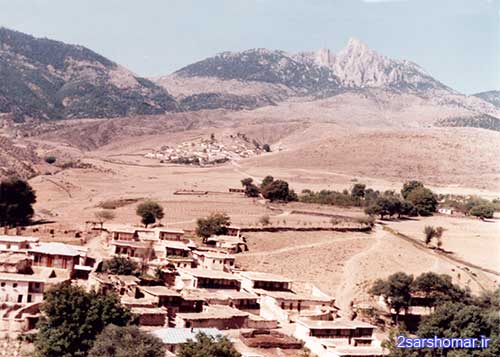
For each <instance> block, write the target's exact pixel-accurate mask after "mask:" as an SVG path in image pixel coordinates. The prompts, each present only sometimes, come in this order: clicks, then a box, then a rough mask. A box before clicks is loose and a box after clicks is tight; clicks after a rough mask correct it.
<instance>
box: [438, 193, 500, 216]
mask: <svg viewBox="0 0 500 357" xmlns="http://www.w3.org/2000/svg"><path fill="white" fill-rule="evenodd" d="M439 198H440V201H442V205H443V206H444V207H450V208H452V209H454V210H455V211H457V212H461V213H463V214H465V215H471V216H475V217H478V218H493V215H494V214H495V211H500V200H499V199H494V200H492V201H489V200H487V199H484V198H481V197H478V196H468V197H465V196H461V195H440V197H439Z"/></svg>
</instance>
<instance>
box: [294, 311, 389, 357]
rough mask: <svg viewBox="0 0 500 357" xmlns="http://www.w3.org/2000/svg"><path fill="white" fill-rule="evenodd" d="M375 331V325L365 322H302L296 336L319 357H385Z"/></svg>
mask: <svg viewBox="0 0 500 357" xmlns="http://www.w3.org/2000/svg"><path fill="white" fill-rule="evenodd" d="M374 330H375V326H373V325H371V324H369V323H366V322H363V321H350V320H349V321H348V320H334V321H319V320H309V319H299V320H298V321H297V324H296V328H295V333H294V335H295V337H296V338H298V339H300V340H302V341H304V343H305V346H306V347H307V348H309V349H310V350H311V351H312V352H313V353H315V354H317V355H318V356H320V357H340V356H342V357H346V356H364V357H372V356H382V355H384V351H383V350H382V348H381V347H380V342H379V341H378V340H376V339H375V338H374V336H373V332H374Z"/></svg>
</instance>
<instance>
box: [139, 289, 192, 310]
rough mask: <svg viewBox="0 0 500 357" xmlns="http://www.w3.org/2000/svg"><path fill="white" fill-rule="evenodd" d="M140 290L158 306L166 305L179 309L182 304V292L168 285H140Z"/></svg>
mask: <svg viewBox="0 0 500 357" xmlns="http://www.w3.org/2000/svg"><path fill="white" fill-rule="evenodd" d="M139 291H140V292H141V293H142V294H143V295H144V297H145V298H148V299H150V300H152V301H154V302H155V305H156V306H166V307H169V308H173V309H177V310H178V309H179V307H180V306H181V301H182V297H181V294H180V293H178V292H177V291H175V290H173V289H170V288H168V287H166V286H140V287H139Z"/></svg>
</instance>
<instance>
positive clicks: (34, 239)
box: [0, 235, 40, 243]
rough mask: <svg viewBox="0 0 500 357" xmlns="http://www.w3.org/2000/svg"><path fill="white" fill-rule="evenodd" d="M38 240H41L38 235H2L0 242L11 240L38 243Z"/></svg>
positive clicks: (12, 241) (13, 241)
mask: <svg viewBox="0 0 500 357" xmlns="http://www.w3.org/2000/svg"><path fill="white" fill-rule="evenodd" d="M38 241H40V238H37V237H24V236H8V235H0V242H11V243H20V242H32V243H36V242H38Z"/></svg>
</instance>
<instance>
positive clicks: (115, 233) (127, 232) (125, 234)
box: [110, 227, 137, 240]
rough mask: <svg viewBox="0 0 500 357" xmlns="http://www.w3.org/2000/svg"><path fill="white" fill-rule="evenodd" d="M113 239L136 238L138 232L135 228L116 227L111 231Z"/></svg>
mask: <svg viewBox="0 0 500 357" xmlns="http://www.w3.org/2000/svg"><path fill="white" fill-rule="evenodd" d="M110 233H111V239H112V240H136V239H137V234H136V232H135V228H132V227H125V228H116V229H112V230H111V231H110Z"/></svg>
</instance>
